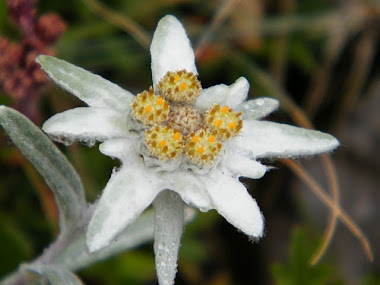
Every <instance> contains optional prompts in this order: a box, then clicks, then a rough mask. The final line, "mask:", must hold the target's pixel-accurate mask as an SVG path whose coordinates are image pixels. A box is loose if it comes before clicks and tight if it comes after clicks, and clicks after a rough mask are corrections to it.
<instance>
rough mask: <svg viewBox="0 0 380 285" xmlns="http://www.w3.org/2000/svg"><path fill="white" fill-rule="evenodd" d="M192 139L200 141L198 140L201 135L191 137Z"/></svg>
mask: <svg viewBox="0 0 380 285" xmlns="http://www.w3.org/2000/svg"><path fill="white" fill-rule="evenodd" d="M191 140H192V141H193V142H198V141H199V137H198V136H193V137H192V138H191Z"/></svg>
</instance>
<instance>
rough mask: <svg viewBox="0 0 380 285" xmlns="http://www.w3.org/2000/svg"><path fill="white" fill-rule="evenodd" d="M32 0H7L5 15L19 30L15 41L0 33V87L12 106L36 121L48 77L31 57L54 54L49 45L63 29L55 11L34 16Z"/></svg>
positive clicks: (57, 37)
mask: <svg viewBox="0 0 380 285" xmlns="http://www.w3.org/2000/svg"><path fill="white" fill-rule="evenodd" d="M35 3H36V1H35V0H8V1H7V6H8V15H9V18H10V19H11V21H12V22H13V24H14V25H16V26H17V27H18V28H19V29H20V32H21V35H20V41H19V42H11V41H9V40H8V39H7V38H4V37H0V89H2V90H3V91H4V92H5V93H6V94H8V95H9V96H11V97H12V98H13V107H15V108H16V109H18V110H20V111H21V112H22V113H24V114H25V115H26V116H28V117H29V118H30V119H32V120H33V121H35V122H38V121H39V119H40V113H39V110H38V102H39V98H40V95H41V94H42V90H43V88H44V87H45V86H46V84H47V82H48V80H47V78H46V76H45V74H44V73H43V72H42V71H41V69H40V67H39V66H38V65H37V64H36V63H35V61H34V59H35V58H36V57H37V56H38V55H39V54H47V55H54V54H55V52H54V50H53V49H52V48H51V47H50V46H51V45H52V44H54V43H55V42H56V41H57V40H58V39H59V37H60V36H61V34H62V33H63V32H64V31H65V29H66V24H65V22H64V21H63V20H62V19H61V17H60V16H59V15H57V14H55V13H47V14H43V15H41V16H36V9H35V7H34V6H35Z"/></svg>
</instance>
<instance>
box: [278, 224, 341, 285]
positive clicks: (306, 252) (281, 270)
mask: <svg viewBox="0 0 380 285" xmlns="http://www.w3.org/2000/svg"><path fill="white" fill-rule="evenodd" d="M317 246H318V242H316V241H312V240H311V238H310V236H309V234H308V232H307V231H306V230H304V229H302V228H296V229H294V230H293V232H292V237H291V242H290V245H289V260H288V262H287V263H285V264H275V265H273V266H272V276H273V278H274V280H275V282H276V284H277V285H303V284H310V285H321V284H329V285H343V284H344V283H343V282H342V281H340V280H339V279H338V278H337V277H336V271H335V268H334V266H333V265H327V264H324V263H323V264H317V265H315V266H311V265H310V257H311V256H312V255H313V253H314V252H315V250H316V249H317Z"/></svg>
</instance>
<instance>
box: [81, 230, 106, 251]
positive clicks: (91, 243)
mask: <svg viewBox="0 0 380 285" xmlns="http://www.w3.org/2000/svg"><path fill="white" fill-rule="evenodd" d="M109 243H110V242H104V241H102V240H101V239H100V238H98V236H97V235H90V234H89V232H87V234H86V245H87V248H88V251H89V252H90V253H94V252H97V251H99V250H101V249H102V248H104V247H106V246H107V245H108V244H109Z"/></svg>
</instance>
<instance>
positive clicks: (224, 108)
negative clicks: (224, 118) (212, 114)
mask: <svg viewBox="0 0 380 285" xmlns="http://www.w3.org/2000/svg"><path fill="white" fill-rule="evenodd" d="M227 112H228V106H224V107H223V108H222V113H224V114H226V113H227Z"/></svg>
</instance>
